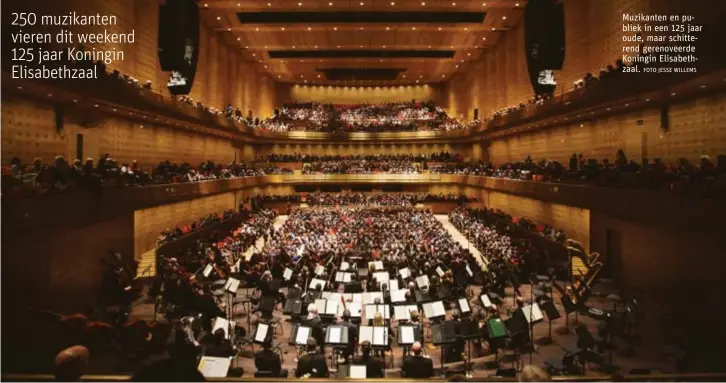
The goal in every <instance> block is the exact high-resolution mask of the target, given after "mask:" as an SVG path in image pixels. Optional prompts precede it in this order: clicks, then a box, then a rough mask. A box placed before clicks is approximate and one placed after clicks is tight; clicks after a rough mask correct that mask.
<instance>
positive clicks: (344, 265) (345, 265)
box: [340, 262, 350, 270]
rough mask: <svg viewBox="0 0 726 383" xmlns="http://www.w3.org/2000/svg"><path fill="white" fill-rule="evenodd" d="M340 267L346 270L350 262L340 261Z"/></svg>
mask: <svg viewBox="0 0 726 383" xmlns="http://www.w3.org/2000/svg"><path fill="white" fill-rule="evenodd" d="M340 269H341V270H348V269H350V263H348V262H341V263H340Z"/></svg>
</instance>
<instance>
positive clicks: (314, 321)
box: [302, 303, 325, 344]
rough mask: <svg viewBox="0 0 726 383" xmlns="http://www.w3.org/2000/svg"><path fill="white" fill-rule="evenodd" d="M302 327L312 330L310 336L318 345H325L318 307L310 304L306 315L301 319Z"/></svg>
mask: <svg viewBox="0 0 726 383" xmlns="http://www.w3.org/2000/svg"><path fill="white" fill-rule="evenodd" d="M302 325H303V326H308V327H310V328H312V334H311V336H312V337H313V338H314V339H315V341H316V342H318V344H324V343H325V331H324V328H323V326H324V325H323V322H322V320H321V319H320V315H318V307H317V306H315V303H311V304H309V305H308V315H307V316H306V317H305V319H303V321H302Z"/></svg>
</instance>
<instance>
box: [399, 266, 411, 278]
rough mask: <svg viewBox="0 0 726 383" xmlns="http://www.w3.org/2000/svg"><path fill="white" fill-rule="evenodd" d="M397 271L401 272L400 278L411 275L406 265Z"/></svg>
mask: <svg viewBox="0 0 726 383" xmlns="http://www.w3.org/2000/svg"><path fill="white" fill-rule="evenodd" d="M398 273H399V274H401V278H403V279H406V278H408V277H410V276H411V270H409V268H408V267H404V268H402V269H401V270H398Z"/></svg>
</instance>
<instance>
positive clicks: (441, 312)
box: [433, 301, 446, 316]
mask: <svg viewBox="0 0 726 383" xmlns="http://www.w3.org/2000/svg"><path fill="white" fill-rule="evenodd" d="M433 305H434V314H436V316H445V315H446V309H445V308H444V302H442V301H436V302H434V303H433Z"/></svg>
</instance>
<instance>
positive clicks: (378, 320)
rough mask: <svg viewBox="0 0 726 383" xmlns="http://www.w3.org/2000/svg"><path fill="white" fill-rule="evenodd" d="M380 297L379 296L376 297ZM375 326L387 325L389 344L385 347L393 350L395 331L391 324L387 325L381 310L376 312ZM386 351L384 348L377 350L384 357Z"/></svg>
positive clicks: (387, 349) (374, 317)
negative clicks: (392, 329)
mask: <svg viewBox="0 0 726 383" xmlns="http://www.w3.org/2000/svg"><path fill="white" fill-rule="evenodd" d="M376 299H378V298H376ZM373 326H375V327H385V328H386V329H387V333H388V346H387V347H386V348H385V351H391V338H392V336H393V333H392V332H391V326H390V325H386V321H385V320H384V319H383V315H381V313H380V312H376V314H375V315H374V316H373ZM385 351H384V350H376V354H377V355H378V356H379V357H381V358H383V357H385Z"/></svg>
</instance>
